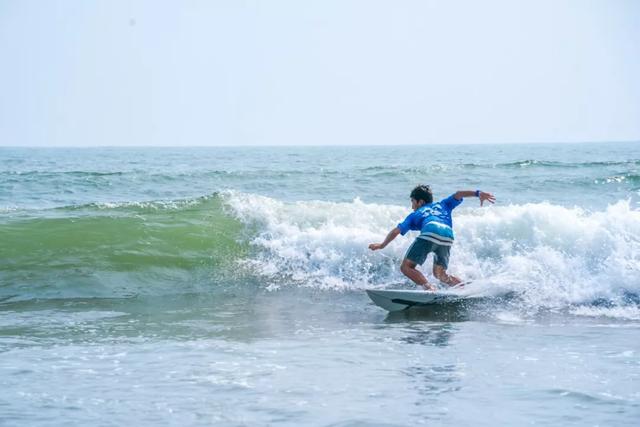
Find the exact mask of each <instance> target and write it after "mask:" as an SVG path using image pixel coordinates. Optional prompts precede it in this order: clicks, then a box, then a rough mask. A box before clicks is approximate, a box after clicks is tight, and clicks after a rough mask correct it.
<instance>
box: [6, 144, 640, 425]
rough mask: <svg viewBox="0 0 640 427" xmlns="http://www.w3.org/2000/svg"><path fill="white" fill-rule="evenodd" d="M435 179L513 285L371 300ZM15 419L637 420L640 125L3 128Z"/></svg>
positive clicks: (9, 407)
mask: <svg viewBox="0 0 640 427" xmlns="http://www.w3.org/2000/svg"><path fill="white" fill-rule="evenodd" d="M421 183H425V184H430V185H431V186H432V188H433V191H434V195H435V198H436V199H441V198H444V197H446V196H448V195H450V194H451V193H453V192H455V191H456V190H475V189H481V190H483V191H489V192H493V193H494V194H495V196H496V199H497V201H496V204H495V205H493V206H484V207H480V206H479V203H478V200H477V199H475V198H468V199H465V200H464V202H463V203H462V204H461V205H460V206H459V207H458V208H456V210H455V211H454V213H453V221H454V229H455V231H456V242H455V245H454V246H453V249H452V253H451V260H450V268H449V271H450V272H453V273H454V274H456V275H458V276H460V277H462V278H463V279H465V280H470V281H472V283H471V285H469V289H471V290H472V289H473V287H477V289H478V290H479V291H482V292H489V293H495V294H496V295H501V296H502V297H500V298H493V299H486V300H482V301H483V302H480V303H474V304H469V305H465V306H455V307H446V306H445V307H442V308H439V309H436V310H418V311H408V312H402V313H396V314H388V313H387V312H386V311H384V310H382V309H380V308H379V307H377V306H375V305H373V304H372V303H371V301H370V300H369V299H368V298H367V296H366V294H365V292H364V289H365V288H388V287H392V288H408V289H412V288H413V286H412V284H411V283H409V282H408V281H407V280H406V279H405V278H404V277H403V276H402V274H401V273H400V272H399V269H398V267H399V264H400V261H401V260H402V258H403V255H404V251H405V250H406V249H407V247H408V246H409V244H410V243H411V241H412V239H413V238H415V233H414V234H409V235H407V236H404V237H398V238H397V239H396V240H395V241H394V242H393V243H392V244H390V245H389V246H388V247H387V248H385V249H384V250H382V251H377V252H371V251H369V250H368V249H367V246H368V244H369V243H373V242H380V241H382V239H383V238H384V236H385V235H386V233H387V232H388V231H389V230H391V229H392V228H393V227H395V225H396V224H397V223H398V222H400V221H401V220H402V219H403V218H404V217H405V216H406V215H407V214H408V213H409V212H410V201H409V193H410V191H411V189H412V188H413V187H414V186H415V185H417V184H421ZM430 270H431V258H429V259H428V260H427V262H426V263H425V265H424V266H423V271H425V273H427V276H428V278H429V279H430V280H431V281H433V282H434V283H435V279H434V278H433V277H432V275H431V274H430ZM0 424H3V425H37V426H40V425H42V426H45V425H89V424H91V425H123V424H131V425H154V426H156V425H176V426H183V425H229V426H243V425H247V426H248V425H252V426H253V425H289V426H298V425H318V426H359V425H362V426H368V425H379V426H382V425H384V426H392V425H397V426H404V425H415V424H418V425H475V426H495V425H532V424H534V425H549V426H556V425H576V426H578V425H579V426H583V425H594V426H595V425H600V426H610V425H615V426H637V425H639V424H640V144H638V143H606V144H529V145H447V146H444V145H430V146H398V147H366V146H353V147H243V148H232V147H217V148H195V147H194V148H86V149H81V148H55V149H45V148H0Z"/></svg>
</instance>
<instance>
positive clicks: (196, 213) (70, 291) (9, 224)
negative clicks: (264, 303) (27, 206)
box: [0, 195, 246, 299]
mask: <svg viewBox="0 0 640 427" xmlns="http://www.w3.org/2000/svg"><path fill="white" fill-rule="evenodd" d="M241 229H242V224H240V223H239V222H238V221H236V220H235V219H234V218H232V217H231V216H229V215H227V214H226V213H225V212H224V208H223V206H222V204H221V200H220V199H219V197H217V196H215V195H214V196H210V197H201V198H197V199H192V200H179V201H168V202H164V201H158V202H128V203H96V204H89V205H83V206H68V207H64V208H56V209H52V210H51V212H48V213H47V217H38V218H32V217H30V218H22V217H17V218H14V219H11V220H8V221H5V222H4V223H2V224H0V232H1V234H2V242H1V243H0V285H1V286H0V292H1V294H2V296H3V297H6V296H11V295H17V297H18V298H19V299H20V298H40V297H47V298H49V297H75V296H113V295H120V294H122V295H131V294H137V293H141V292H151V293H154V292H157V291H158V290H159V289H161V288H162V289H165V290H166V289H169V288H171V287H173V288H175V287H176V286H182V285H184V283H185V282H189V281H190V280H191V279H192V278H193V275H194V274H205V275H209V276H213V275H215V274H217V273H218V272H219V271H224V270H225V268H224V267H225V266H227V265H228V264H230V263H231V264H232V263H233V262H234V261H235V260H236V259H238V258H240V257H242V254H243V251H244V250H246V247H243V245H242V244H241V243H240V242H238V240H237V234H238V232H239V231H240V230H241ZM231 269H232V267H228V268H227V270H231ZM180 284H182V285H180ZM147 287H148V289H147Z"/></svg>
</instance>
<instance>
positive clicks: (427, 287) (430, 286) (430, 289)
mask: <svg viewBox="0 0 640 427" xmlns="http://www.w3.org/2000/svg"><path fill="white" fill-rule="evenodd" d="M422 287H423V288H424V290H425V291H435V290H436V287H435V286H432V285H430V284H428V283H425V284H424V285H422Z"/></svg>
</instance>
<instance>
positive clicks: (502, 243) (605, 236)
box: [224, 192, 640, 309]
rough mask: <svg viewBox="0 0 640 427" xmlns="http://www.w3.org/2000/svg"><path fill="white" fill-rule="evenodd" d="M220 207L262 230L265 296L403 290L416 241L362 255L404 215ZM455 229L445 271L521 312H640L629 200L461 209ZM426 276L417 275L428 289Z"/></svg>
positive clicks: (259, 265) (353, 207)
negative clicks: (403, 269)
mask: <svg viewBox="0 0 640 427" xmlns="http://www.w3.org/2000/svg"><path fill="white" fill-rule="evenodd" d="M224 199H225V203H226V204H227V205H228V206H230V207H231V209H232V212H233V214H234V216H235V217H236V218H238V219H239V220H240V221H242V222H243V223H244V224H245V225H247V226H252V227H253V228H255V229H256V230H258V231H257V234H256V236H255V237H254V238H253V239H252V240H251V244H252V245H254V246H255V247H257V248H259V249H260V252H259V255H258V256H257V257H256V258H254V259H251V260H248V263H249V264H250V265H251V266H252V267H253V268H255V269H256V271H257V272H258V273H259V274H261V275H263V276H265V277H267V278H271V280H270V282H269V285H270V286H271V287H279V286H281V285H282V284H283V283H297V284H299V285H302V286H311V287H317V288H338V289H354V288H358V289H361V288H364V287H368V286H386V285H388V284H390V283H397V282H402V281H404V278H403V276H402V275H401V274H400V273H399V271H398V266H399V263H400V261H401V259H402V258H403V256H404V251H405V250H406V248H407V246H408V245H409V243H410V242H411V238H412V237H415V236H411V237H410V238H401V237H399V238H397V239H396V240H395V241H394V242H392V243H391V244H390V245H389V246H388V247H387V248H385V249H384V250H383V251H379V252H375V253H373V252H371V251H369V250H368V249H367V245H368V244H369V243H371V242H378V241H381V240H382V239H383V238H384V236H385V235H386V233H387V232H388V231H389V230H390V229H391V228H393V227H394V226H395V224H397V223H398V222H399V221H400V220H402V219H403V217H404V216H405V215H406V214H407V213H408V212H407V211H406V209H404V208H402V207H398V206H392V205H382V204H371V203H364V202H362V201H361V200H359V199H356V200H354V201H353V202H350V203H331V202H320V201H317V202H298V203H284V202H281V201H278V200H275V199H272V198H268V197H261V196H256V195H251V194H242V193H234V192H230V193H226V194H225V195H224ZM463 206H464V205H463ZM454 221H455V228H456V232H457V238H456V243H455V245H454V248H453V250H452V258H451V264H450V270H451V271H452V272H454V273H456V274H458V275H459V276H461V277H463V278H464V279H465V280H472V281H476V282H477V283H488V284H489V285H490V286H494V287H499V288H502V289H506V290H510V291H516V292H517V293H518V294H519V295H520V298H521V301H522V304H523V306H524V307H528V308H533V309H541V308H545V309H555V308H558V309H564V308H566V307H568V306H578V305H581V304H591V303H595V302H596V301H600V300H602V299H605V300H606V301H609V302H611V303H612V304H614V305H616V306H617V305H625V304H637V301H635V302H634V301H633V300H630V299H629V298H628V296H629V295H638V294H640V274H639V273H640V211H639V210H637V209H633V208H632V207H631V205H630V202H629V201H620V202H618V203H616V204H613V205H610V206H608V207H606V209H605V210H603V211H596V212H593V211H586V210H583V209H580V208H566V207H562V206H557V205H553V204H549V203H537V204H533V203H530V204H524V205H511V206H502V207H501V206H493V207H491V208H488V209H487V208H485V209H482V208H476V207H461V208H458V210H456V212H455V213H454ZM425 267H426V264H425ZM429 270H430V268H429V267H426V268H424V269H423V271H425V272H427V275H428V276H429V277H430V279H431V280H432V281H433V280H435V279H434V278H433V277H431V276H430V275H429ZM283 277H285V278H286V280H282V278H283Z"/></svg>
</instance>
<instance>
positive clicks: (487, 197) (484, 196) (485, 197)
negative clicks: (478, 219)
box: [453, 190, 496, 206]
mask: <svg viewBox="0 0 640 427" xmlns="http://www.w3.org/2000/svg"><path fill="white" fill-rule="evenodd" d="M453 197H454V198H456V199H457V200H462V199H463V198H465V197H477V198H479V199H480V206H482V204H483V203H484V202H485V201H487V202H489V203H495V202H496V198H495V196H494V195H493V194H491V193H485V192H484V191H480V190H476V191H471V190H460V191H457V192H456V194H454V195H453Z"/></svg>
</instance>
